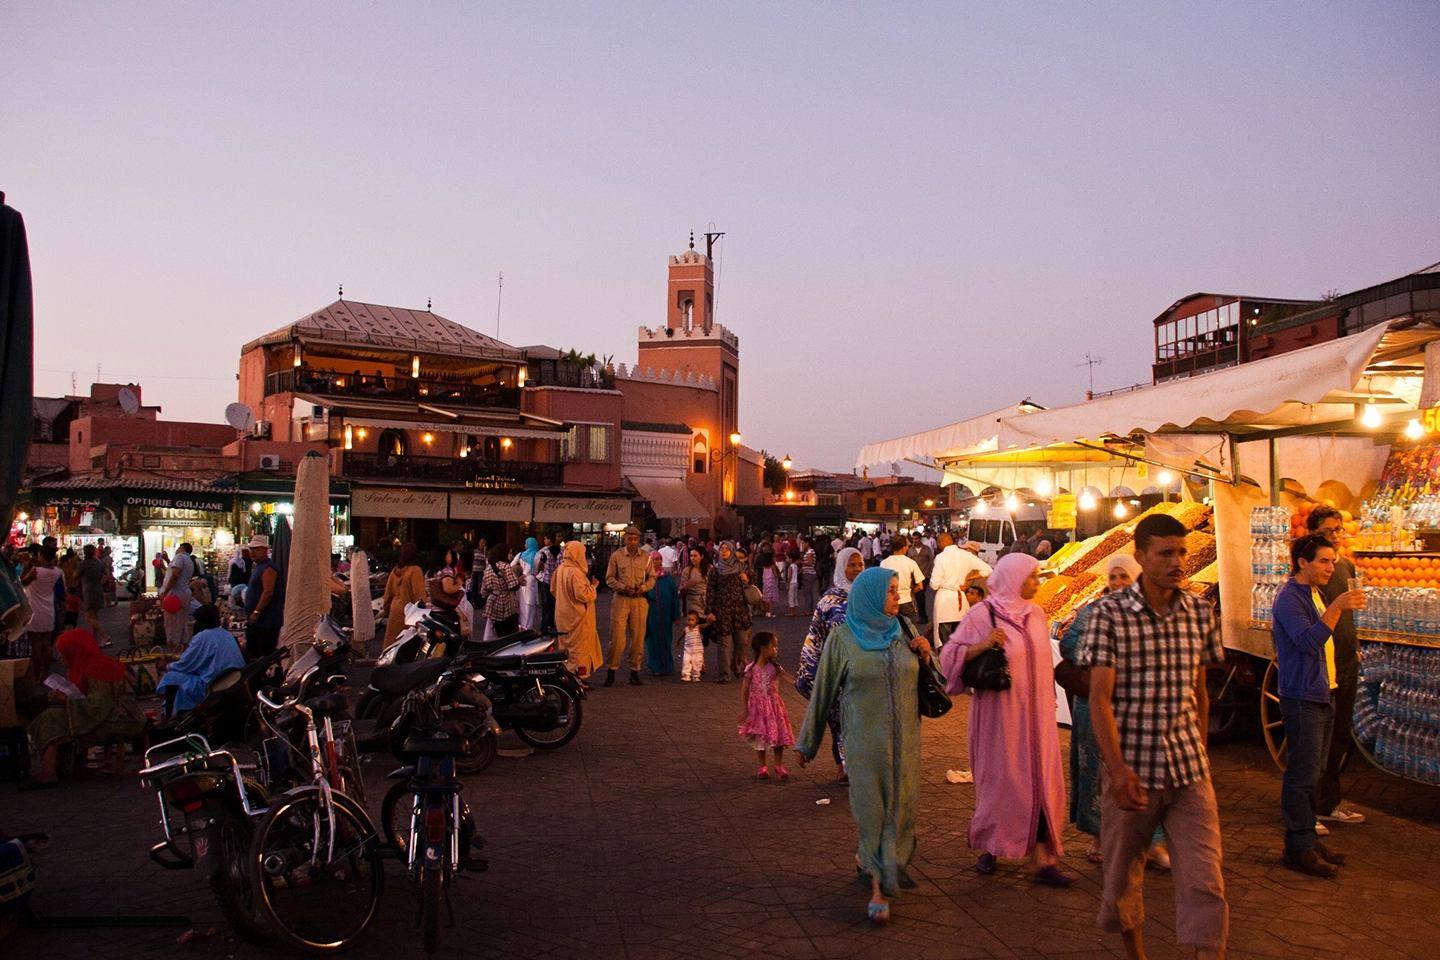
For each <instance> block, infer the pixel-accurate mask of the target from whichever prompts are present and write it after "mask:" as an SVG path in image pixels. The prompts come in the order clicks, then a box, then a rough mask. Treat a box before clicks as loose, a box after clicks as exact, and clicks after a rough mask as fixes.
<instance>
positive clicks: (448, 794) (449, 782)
mask: <svg viewBox="0 0 1440 960" xmlns="http://www.w3.org/2000/svg"><path fill="white" fill-rule="evenodd" d="M403 749H404V751H405V752H406V753H407V754H410V755H413V756H414V757H415V765H414V766H413V767H402V768H401V769H400V770H397V771H396V772H395V773H393V774H391V776H392V777H403V778H404V779H403V780H402V781H401V782H399V783H396V784H395V785H394V786H393V787H391V788H390V790H389V792H387V793H386V795H385V801H384V803H383V804H382V806H381V824H382V826H383V828H384V829H385V832H386V836H387V837H388V838H390V840H391V842H392V843H393V844H394V846H395V847H396V848H397V849H398V850H399V851H400V852H401V853H402V854H403V855H404V856H405V860H406V863H407V865H408V867H409V869H410V872H411V874H412V875H413V877H414V881H415V893H416V900H417V901H418V903H417V917H416V920H417V923H418V924H419V926H420V930H421V940H422V944H423V946H424V948H425V952H426V953H434V952H435V951H436V950H437V949H439V944H440V901H441V899H442V898H443V899H444V901H445V910H446V913H447V914H448V917H449V921H450V925H451V926H454V925H455V911H454V908H453V907H452V906H451V904H450V882H451V880H453V879H454V876H455V873H456V872H457V871H459V870H466V869H469V870H475V871H484V870H485V869H487V868H488V867H489V863H488V862H487V861H485V860H483V859H480V858H478V857H472V856H471V851H472V849H473V848H474V846H475V840H476V837H475V823H474V820H473V819H472V818H471V816H470V808H469V806H468V805H465V804H464V803H463V802H462V800H461V798H460V791H461V789H462V785H461V783H460V781H459V780H458V779H456V777H455V763H456V758H458V757H464V756H465V755H466V754H467V753H468V751H469V750H470V746H469V744H467V743H466V742H465V739H464V738H463V737H450V736H446V735H445V734H444V733H440V734H439V735H435V736H431V735H426V734H412V735H411V736H409V737H407V738H406V739H405V743H404V745H403ZM406 797H408V798H409V802H408V807H409V825H408V829H407V830H406V831H405V832H404V833H403V834H402V833H401V832H400V830H399V824H398V823H397V822H396V814H397V813H399V812H400V811H401V810H402V809H404V808H403V807H402V806H401V804H402V801H404V800H405V798H406ZM480 842H481V843H482V844H483V842H484V841H483V840H482V841H480Z"/></svg>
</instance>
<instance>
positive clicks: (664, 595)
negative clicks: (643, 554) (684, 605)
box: [645, 550, 680, 677]
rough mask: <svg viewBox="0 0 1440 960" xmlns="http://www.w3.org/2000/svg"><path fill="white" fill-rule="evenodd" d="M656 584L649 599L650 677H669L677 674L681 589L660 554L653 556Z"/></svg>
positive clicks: (647, 641) (647, 653)
mask: <svg viewBox="0 0 1440 960" xmlns="http://www.w3.org/2000/svg"><path fill="white" fill-rule="evenodd" d="M650 565H651V569H652V571H653V572H654V574H655V585H654V586H652V587H651V588H650V592H649V593H647V594H646V596H645V599H646V600H648V601H649V603H650V610H649V612H648V613H647V614H646V617H645V658H646V660H647V662H648V663H649V665H650V675H651V676H655V677H668V676H670V674H672V673H674V672H675V623H676V621H677V620H679V619H680V588H679V587H677V586H676V585H675V577H674V576H673V575H672V574H671V572H670V571H669V570H667V569H665V558H664V557H663V556H661V554H660V551H658V550H657V551H655V552H654V553H652V554H651V555H650Z"/></svg>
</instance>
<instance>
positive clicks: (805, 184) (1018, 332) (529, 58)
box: [0, 0, 1440, 470]
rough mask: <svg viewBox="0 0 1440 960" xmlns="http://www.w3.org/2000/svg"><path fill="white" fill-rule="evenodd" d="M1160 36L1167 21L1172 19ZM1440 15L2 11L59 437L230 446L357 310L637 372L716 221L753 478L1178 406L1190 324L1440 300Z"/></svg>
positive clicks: (13, 133)
mask: <svg viewBox="0 0 1440 960" xmlns="http://www.w3.org/2000/svg"><path fill="white" fill-rule="evenodd" d="M1162 8H1163V9H1162ZM1437 158H1440V6H1437V5H1436V4H1434V3H1429V2H1414V3H1401V2H1382V0H1374V2H1368V3H1351V4H1338V3H1333V4H1332V3H1281V2H1277V3H1267V4H1255V3H1252V2H1238V3H1204V4H1192V5H1190V6H1189V8H1188V9H1182V8H1181V6H1180V5H1178V4H1150V3H1134V4H1121V3H1098V4H1060V3H1048V4H1046V3H1016V4H1008V3H1007V4H991V3H973V4H967V3H958V2H957V3H942V4H925V3H906V4H859V3H852V4H824V5H822V4H799V3H796V4H781V5H775V4H758V3H757V4H738V3H725V4H707V5H694V4H689V5H681V4H663V3H655V4H619V3H605V4H583V5H582V4H578V3H570V4H566V3H557V4H549V5H530V4H508V5H503V4H494V5H486V4H477V3H428V4H423V5H422V4H413V3H367V4H359V3H356V4H339V3H327V4H293V3H272V4H264V3H247V4H222V3H194V2H186V3H172V4H159V3H104V4H101V3H78V4H75V3H63V2H56V0H47V2H45V3H43V4H31V3H22V2H20V0H0V190H3V191H5V193H6V195H7V202H8V203H10V204H11V205H12V206H14V207H15V208H17V209H18V210H20V211H21V213H23V214H24V215H25V219H26V223H27V226H28V228H29V237H30V253H31V259H32V267H33V270H34V279H35V295H36V325H37V346H36V357H35V366H36V384H37V392H38V393H40V394H42V395H56V394H62V393H68V392H70V387H71V376H72V372H73V375H74V377H75V379H76V383H77V386H78V388H79V390H80V392H82V393H83V392H86V390H87V388H88V384H89V383H90V382H91V381H92V380H93V379H94V378H95V372H96V366H97V364H98V365H99V366H100V375H101V379H103V380H106V381H116V380H120V381H127V380H128V381H138V382H140V383H141V384H142V385H143V387H144V396H145V400H146V402H148V403H160V404H162V405H163V407H164V412H163V414H162V416H163V417H165V418H167V419H197V420H211V421H219V420H220V419H221V416H222V412H223V410H224V407H225V404H226V403H228V402H230V401H232V400H234V399H235V396H236V384H235V379H234V376H235V370H236V366H237V361H238V357H239V348H240V346H241V345H242V344H243V343H244V342H246V341H247V340H249V339H251V338H253V337H256V336H258V335H260V334H262V333H266V332H268V331H270V330H273V329H276V328H278V327H281V326H283V325H285V324H287V323H290V322H292V321H294V320H296V319H298V318H299V317H301V316H303V315H305V314H306V313H309V312H311V311H313V310H315V309H318V308H319V307H322V306H324V305H326V304H328V303H330V302H332V301H333V300H334V299H335V294H336V287H337V285H338V284H341V283H343V284H344V285H345V295H346V298H347V299H353V300H364V301H369V302H375V303H385V304H392V305H396V306H409V307H423V306H424V305H425V301H426V298H427V297H428V298H433V299H434V309H435V312H436V313H439V314H442V315H444V316H446V317H449V318H450V319H452V320H456V321H459V322H461V323H464V324H467V325H469V326H472V327H475V328H476V329H479V330H481V331H483V332H486V333H491V334H493V333H494V331H495V309H496V275H497V274H498V273H500V272H501V271H503V272H504V274H505V292H504V309H503V315H502V319H501V329H500V336H501V339H503V340H505V341H507V342H509V343H513V344H521V345H523V344H531V343H548V344H550V345H553V346H556V347H559V348H561V349H568V348H570V347H576V348H579V349H580V350H581V351H582V352H591V351H593V352H595V353H597V354H601V355H604V354H613V355H614V356H615V358H616V360H617V361H624V362H627V363H633V362H634V359H635V330H636V327H637V326H639V325H641V324H646V325H650V326H655V325H659V324H662V323H663V322H664V308H665V269H666V257H667V256H669V255H671V254H676V253H679V252H681V251H682V250H683V249H684V248H685V245H686V241H687V236H688V233H689V231H690V230H692V229H693V230H695V231H696V232H697V233H699V232H702V231H703V230H704V229H705V227H706V225H707V223H709V222H711V221H713V222H714V223H715V224H716V225H717V226H718V229H721V230H724V231H726V233H727V236H726V237H725V239H724V241H723V245H722V247H721V248H720V251H721V253H720V255H719V256H718V258H717V259H718V260H719V264H718V266H719V271H720V277H719V284H718V290H717V319H718V320H719V321H720V322H721V323H723V324H725V325H726V326H727V327H729V328H731V329H732V330H734V331H735V332H736V333H738V334H739V336H740V346H741V377H740V379H741V409H740V419H741V430H742V432H743V433H744V435H745V439H746V443H747V444H750V445H754V446H757V447H764V448H766V449H768V450H769V451H770V452H772V453H774V454H776V455H782V454H785V453H789V454H790V455H791V456H792V457H793V458H794V459H795V461H796V464H797V468H801V467H810V466H816V467H821V468H825V469H841V470H848V469H850V467H851V465H852V464H853V462H854V458H855V455H856V453H857V452H858V450H859V447H860V445H861V444H862V443H865V442H868V441H873V440H881V439H886V438H889V437H892V436H897V435H901V434H905V433H910V432H914V431H917V430H923V429H929V428H931V427H936V426H941V425H943V424H946V423H950V422H953V421H955V420H958V419H962V418H964V417H967V416H971V415H974V414H977V413H981V412H984V411H986V410H991V409H994V408H996V407H1000V406H1003V405H1005V404H1009V403H1013V402H1015V401H1018V400H1021V399H1024V398H1025V397H1026V396H1030V397H1033V398H1034V399H1035V400H1036V401H1037V402H1039V403H1042V404H1047V405H1052V404H1062V403H1070V402H1074V401H1077V400H1080V399H1082V397H1083V391H1084V390H1085V387H1086V369H1085V368H1084V366H1081V365H1080V364H1081V363H1082V361H1083V359H1084V355H1085V353H1086V352H1087V351H1089V352H1090V353H1092V354H1094V355H1095V356H1099V357H1103V358H1104V363H1103V365H1102V366H1099V367H1097V368H1096V369H1095V386H1096V389H1101V390H1103V389H1107V388H1112V387H1118V386H1124V385H1128V384H1132V383H1136V382H1140V381H1143V380H1148V379H1149V368H1148V364H1149V361H1150V359H1151V353H1152V349H1153V348H1152V342H1151V328H1150V321H1151V320H1152V319H1153V318H1154V317H1155V315H1157V314H1158V313H1160V312H1161V311H1163V310H1164V309H1165V308H1166V307H1168V306H1169V305H1170V304H1171V303H1172V302H1174V301H1175V300H1177V299H1179V298H1180V297H1182V296H1185V295H1187V294H1190V293H1193V292H1196V291H1202V290H1203V291H1210V292H1224V293H1245V294H1251V295H1259V296H1275V297H1292V296H1293V297H1318V296H1320V295H1322V294H1323V293H1325V292H1326V291H1329V290H1338V291H1340V292H1346V291H1349V290H1352V289H1356V288H1358V287H1362V286H1367V285H1369V284H1372V283H1377V282H1381V281H1384V280H1388V279H1392V278H1394V277H1397V276H1400V275H1402V274H1405V273H1408V272H1410V271H1412V270H1415V269H1417V268H1419V267H1422V266H1424V265H1426V264H1430V263H1433V262H1435V261H1437V260H1440V176H1437V170H1440V161H1437Z"/></svg>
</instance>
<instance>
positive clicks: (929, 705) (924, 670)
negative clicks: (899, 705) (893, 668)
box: [900, 617, 955, 720]
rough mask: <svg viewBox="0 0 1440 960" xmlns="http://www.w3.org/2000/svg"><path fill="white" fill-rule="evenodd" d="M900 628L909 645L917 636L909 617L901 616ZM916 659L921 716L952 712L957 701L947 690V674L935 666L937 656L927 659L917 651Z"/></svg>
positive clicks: (943, 714)
mask: <svg viewBox="0 0 1440 960" xmlns="http://www.w3.org/2000/svg"><path fill="white" fill-rule="evenodd" d="M900 629H901V630H903V631H904V633H905V640H906V643H907V645H908V643H909V642H910V641H913V640H914V639H915V637H916V634H915V627H914V626H913V625H912V624H911V623H910V620H909V618H907V617H901V618H900ZM915 657H916V659H918V660H919V661H920V678H919V680H918V681H917V682H916V687H915V695H916V700H917V701H918V702H919V704H920V716H922V717H929V718H930V719H932V720H933V719H935V718H936V717H943V716H945V714H947V713H949V712H950V708H951V707H953V706H954V705H955V702H954V701H953V700H951V699H950V694H948V693H946V692H945V675H944V674H942V673H941V672H940V668H939V667H937V666H935V658H934V657H933V656H932V657H931V658H930V659H929V660H926V659H924V658H922V657H921V656H920V654H919V653H918V652H917V653H916V654H915Z"/></svg>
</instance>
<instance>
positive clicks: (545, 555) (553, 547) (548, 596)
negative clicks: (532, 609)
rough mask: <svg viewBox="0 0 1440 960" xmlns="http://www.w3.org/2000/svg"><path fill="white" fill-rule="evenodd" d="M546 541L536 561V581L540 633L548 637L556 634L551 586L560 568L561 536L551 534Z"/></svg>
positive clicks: (553, 597)
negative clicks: (538, 592) (538, 598)
mask: <svg viewBox="0 0 1440 960" xmlns="http://www.w3.org/2000/svg"><path fill="white" fill-rule="evenodd" d="M544 541H545V542H544V545H543V546H541V547H540V553H539V555H538V558H537V561H536V562H537V565H538V569H537V571H536V573H535V581H536V583H537V584H539V590H540V632H541V633H543V634H546V635H547V636H548V635H550V634H553V633H554V632H555V594H554V592H552V590H551V589H550V584H551V582H552V581H553V580H554V579H555V571H556V570H558V569H559V567H560V560H561V557H562V553H561V550H560V534H558V533H552V534H549V535H548V536H546V537H545V538H544Z"/></svg>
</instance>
